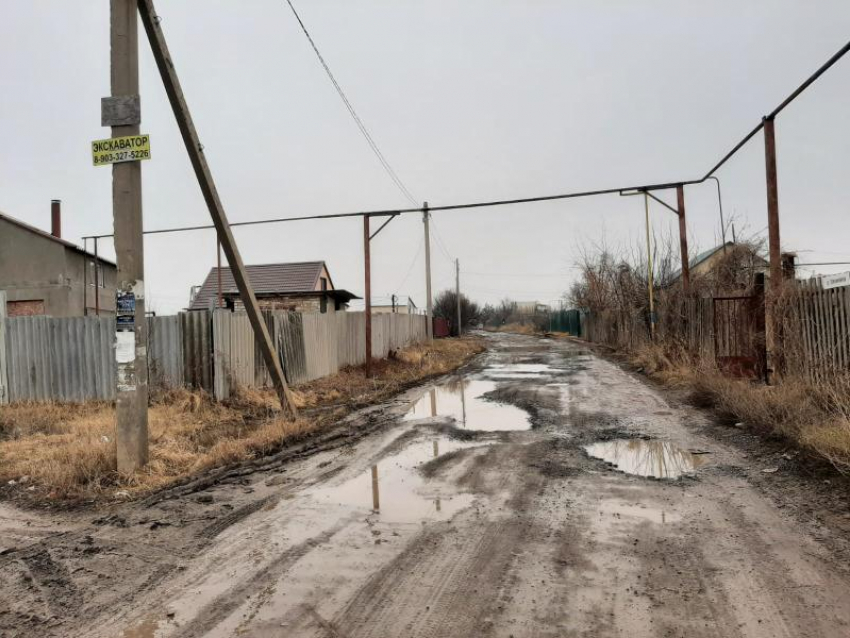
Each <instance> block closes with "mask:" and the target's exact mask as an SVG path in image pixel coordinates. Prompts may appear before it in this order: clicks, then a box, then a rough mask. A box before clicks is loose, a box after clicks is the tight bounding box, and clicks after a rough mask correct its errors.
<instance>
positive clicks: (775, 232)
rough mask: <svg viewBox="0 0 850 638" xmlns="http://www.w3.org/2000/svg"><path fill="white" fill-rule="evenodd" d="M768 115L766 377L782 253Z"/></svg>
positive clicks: (772, 356)
mask: <svg viewBox="0 0 850 638" xmlns="http://www.w3.org/2000/svg"><path fill="white" fill-rule="evenodd" d="M773 124H774V120H773V118H772V117H766V118H764V159H765V173H766V178H767V238H768V252H769V257H770V286H769V288H768V292H767V296H766V299H765V335H764V337H765V349H766V350H767V368H768V378H770V374H772V373H776V372H777V371H778V370H777V368H778V367H779V366H778V363H777V355H778V352H777V348H778V346H779V335H778V330H777V328H778V326H777V321H776V316H775V315H776V312H775V310H776V308H775V306H776V300H777V298H778V297H779V293H780V291H781V290H782V255H781V254H780V250H779V186H778V180H777V176H776V133H775V130H774V126H773Z"/></svg>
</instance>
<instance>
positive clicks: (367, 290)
mask: <svg viewBox="0 0 850 638" xmlns="http://www.w3.org/2000/svg"><path fill="white" fill-rule="evenodd" d="M371 243H372V242H371V239H370V237H369V215H363V265H364V267H363V270H364V274H365V280H366V281H365V284H364V293H363V297H364V301H365V302H366V303H365V306H366V376H367V377H370V376H372V252H371V250H370V246H369V245H370V244H371Z"/></svg>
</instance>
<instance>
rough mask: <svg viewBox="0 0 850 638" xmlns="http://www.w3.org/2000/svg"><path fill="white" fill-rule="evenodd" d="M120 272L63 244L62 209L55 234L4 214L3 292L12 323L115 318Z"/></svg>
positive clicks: (56, 212) (55, 209)
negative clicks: (101, 316)
mask: <svg viewBox="0 0 850 638" xmlns="http://www.w3.org/2000/svg"><path fill="white" fill-rule="evenodd" d="M116 281H117V268H116V266H115V264H114V263H113V262H111V261H108V260H106V259H103V258H102V257H95V255H94V254H92V253H90V252H88V251H86V250H83V249H82V248H80V247H79V246H77V245H76V244H73V243H71V242H69V241H66V240H65V239H63V238H62V208H61V202H60V201H59V200H53V202H52V203H51V230H50V232H47V231H44V230H41V229H40V228H36V227H35V226H30V225H29V224H26V223H24V222H22V221H21V220H19V219H15V218H14V217H11V216H9V215H6V214H5V213H0V291H2V292H4V293H5V297H6V314H7V315H8V316H10V317H22V316H34V315H47V316H51V317H82V316H85V315H93V314H95V313H99V314H104V315H114V314H115V286H116Z"/></svg>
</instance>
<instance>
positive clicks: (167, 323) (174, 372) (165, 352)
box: [148, 315, 184, 388]
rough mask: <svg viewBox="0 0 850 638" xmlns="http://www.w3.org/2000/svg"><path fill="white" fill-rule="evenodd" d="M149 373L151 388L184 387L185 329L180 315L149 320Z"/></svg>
mask: <svg viewBox="0 0 850 638" xmlns="http://www.w3.org/2000/svg"><path fill="white" fill-rule="evenodd" d="M148 373H149V377H150V379H149V383H150V385H151V387H160V388H178V387H181V386H182V385H183V382H184V381H183V373H184V362H183V329H182V322H181V319H180V316H179V315H171V316H165V317H151V318H150V319H149V320H148Z"/></svg>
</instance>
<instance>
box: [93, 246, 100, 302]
mask: <svg viewBox="0 0 850 638" xmlns="http://www.w3.org/2000/svg"><path fill="white" fill-rule="evenodd" d="M99 264H100V258H99V257H98V256H97V237H95V238H94V314H95V315H97V316H98V317H99V316H100V291H99V287H100V274H99V273H98V272H97V271H98V265H99Z"/></svg>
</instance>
